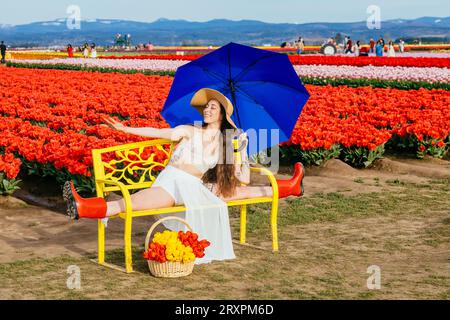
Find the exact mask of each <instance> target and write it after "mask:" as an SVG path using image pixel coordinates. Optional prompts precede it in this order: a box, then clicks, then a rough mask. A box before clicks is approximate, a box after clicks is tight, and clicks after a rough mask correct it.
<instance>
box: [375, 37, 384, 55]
mask: <svg viewBox="0 0 450 320" xmlns="http://www.w3.org/2000/svg"><path fill="white" fill-rule="evenodd" d="M383 50H384V45H383V43H382V42H381V41H380V40H378V41H377V44H376V46H375V53H376V56H377V57H382V56H383Z"/></svg>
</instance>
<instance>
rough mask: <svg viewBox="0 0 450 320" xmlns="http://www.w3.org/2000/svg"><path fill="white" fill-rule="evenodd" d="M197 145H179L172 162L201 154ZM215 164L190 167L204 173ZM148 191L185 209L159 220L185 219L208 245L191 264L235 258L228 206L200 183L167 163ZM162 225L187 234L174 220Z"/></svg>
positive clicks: (193, 141)
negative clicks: (156, 189) (162, 193)
mask: <svg viewBox="0 0 450 320" xmlns="http://www.w3.org/2000/svg"><path fill="white" fill-rule="evenodd" d="M194 136H195V135H194ZM199 145H200V146H201V145H202V142H201V141H200V140H197V139H196V138H192V139H191V140H190V141H189V140H188V141H185V142H184V143H183V144H182V145H181V143H180V145H178V146H177V149H176V150H175V151H174V153H173V155H172V159H176V158H178V159H179V158H180V157H182V158H183V157H185V156H186V155H190V154H191V153H190V152H191V151H193V150H194V152H193V153H195V154H196V155H199V153H200V154H202V152H198V149H201V147H200V148H197V147H198V146H199ZM201 159H203V161H208V160H207V159H208V157H206V158H205V157H201ZM194 160H195V155H194ZM197 160H198V159H197ZM217 160H218V159H216V160H214V159H209V161H208V162H206V163H203V165H200V164H199V163H197V162H196V161H194V162H193V163H194V164H196V165H198V166H199V167H203V171H204V172H206V170H207V169H209V168H212V167H214V166H215V165H216V164H217ZM152 187H161V188H164V190H166V191H167V192H168V193H169V194H170V195H171V196H172V197H173V198H174V200H175V205H183V204H184V205H185V206H186V212H180V213H172V214H165V215H161V217H164V216H168V215H169V216H177V217H180V218H182V219H185V220H186V221H187V222H188V223H189V225H190V226H191V227H192V229H193V231H194V232H195V233H197V234H198V236H199V239H200V240H202V239H206V240H208V241H209V242H210V243H211V245H210V246H209V247H207V248H206V249H205V256H204V257H203V258H197V259H195V264H203V263H209V262H211V261H213V260H227V259H235V258H236V256H235V254H234V250H233V243H232V236H231V228H230V221H229V215H228V206H227V204H226V203H225V202H224V201H223V200H222V199H220V198H219V197H217V196H216V195H215V194H214V193H212V192H211V191H210V190H209V189H208V188H207V187H206V186H205V185H204V184H203V182H202V180H201V179H199V178H197V177H196V176H193V175H191V174H189V173H187V172H185V171H183V170H180V169H178V168H176V167H174V166H171V165H170V163H169V165H168V166H167V167H166V168H165V169H164V170H163V171H161V172H160V174H159V175H158V177H157V178H156V180H155V182H154V183H153V185H152ZM163 224H164V226H165V227H166V228H168V229H171V230H173V231H179V230H182V231H185V232H186V231H187V227H186V226H185V225H184V224H182V223H181V222H178V221H176V220H169V221H165V222H163Z"/></svg>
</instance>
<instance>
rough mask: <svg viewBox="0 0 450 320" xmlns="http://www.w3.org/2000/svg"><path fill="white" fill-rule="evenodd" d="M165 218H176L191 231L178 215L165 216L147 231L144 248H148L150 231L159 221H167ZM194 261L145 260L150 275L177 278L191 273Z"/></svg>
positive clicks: (151, 231)
mask: <svg viewBox="0 0 450 320" xmlns="http://www.w3.org/2000/svg"><path fill="white" fill-rule="evenodd" d="M167 220H178V221H180V222H182V223H184V224H185V225H186V227H187V228H188V229H189V231H191V232H193V231H192V228H191V226H190V225H189V224H188V223H187V221H186V220H184V219H181V218H178V217H167V218H163V219H160V220H158V221H156V222H155V223H154V224H153V225H152V226H151V227H150V229H149V230H148V232H147V237H146V238H145V250H148V245H149V243H150V238H151V236H152V233H153V231H154V230H155V228H156V227H157V226H158V225H159V224H160V223H162V222H164V221H167ZM194 261H195V260H194ZM194 261H191V262H189V263H182V262H173V261H167V262H158V261H154V260H147V262H148V268H149V269H150V273H151V274H152V275H154V276H155V277H160V278H178V277H184V276H188V275H190V274H191V273H192V270H193V269H194Z"/></svg>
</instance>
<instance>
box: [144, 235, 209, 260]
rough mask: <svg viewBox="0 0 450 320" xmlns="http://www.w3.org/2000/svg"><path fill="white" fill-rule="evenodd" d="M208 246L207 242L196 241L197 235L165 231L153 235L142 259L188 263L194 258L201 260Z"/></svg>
mask: <svg viewBox="0 0 450 320" xmlns="http://www.w3.org/2000/svg"><path fill="white" fill-rule="evenodd" d="M209 245H210V242H209V241H208V240H198V234H196V233H194V232H191V231H188V232H186V233H185V232H183V231H179V232H176V231H170V230H165V231H164V232H162V233H161V232H157V233H155V235H154V236H153V240H152V242H151V243H150V244H149V246H148V248H146V251H144V253H143V257H144V259H146V260H154V261H157V262H161V263H164V262H168V261H172V262H181V263H190V262H192V261H194V260H195V258H203V257H204V256H205V248H206V247H208V246H209Z"/></svg>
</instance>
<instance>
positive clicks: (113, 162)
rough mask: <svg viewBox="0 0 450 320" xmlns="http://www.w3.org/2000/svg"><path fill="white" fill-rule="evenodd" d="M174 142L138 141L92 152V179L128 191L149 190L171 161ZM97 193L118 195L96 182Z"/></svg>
mask: <svg viewBox="0 0 450 320" xmlns="http://www.w3.org/2000/svg"><path fill="white" fill-rule="evenodd" d="M174 145H175V142H173V141H170V140H165V139H157V140H148V141H141V142H135V143H129V144H123V145H117V146H112V147H108V148H104V149H93V150H92V161H93V167H94V175H95V179H96V180H97V179H100V180H113V181H119V182H122V183H123V184H124V185H125V187H126V188H127V189H128V190H133V189H143V188H148V187H150V186H151V185H152V184H153V182H154V181H155V179H156V177H157V175H158V173H159V172H160V171H161V170H162V169H164V168H165V167H166V165H167V163H168V162H169V160H170V157H171V155H172V152H173V148H174ZM96 188H97V192H98V193H99V191H100V193H101V192H110V191H117V190H119V188H118V187H117V186H111V185H104V184H103V183H98V182H97V181H96Z"/></svg>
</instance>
